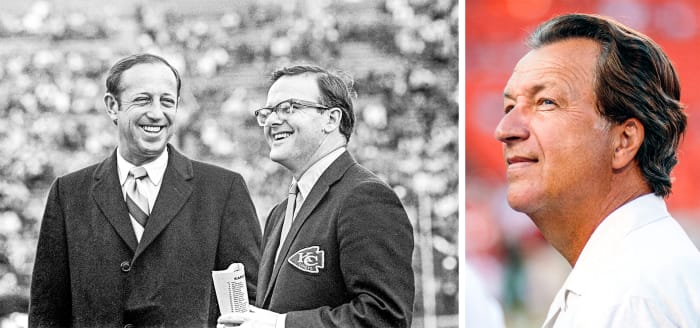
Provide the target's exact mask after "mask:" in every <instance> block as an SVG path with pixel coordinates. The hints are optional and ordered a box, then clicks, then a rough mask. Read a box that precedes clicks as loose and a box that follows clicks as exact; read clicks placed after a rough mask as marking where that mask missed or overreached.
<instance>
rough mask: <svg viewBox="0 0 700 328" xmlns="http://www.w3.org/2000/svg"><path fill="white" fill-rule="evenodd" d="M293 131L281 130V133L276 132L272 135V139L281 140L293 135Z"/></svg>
mask: <svg viewBox="0 0 700 328" xmlns="http://www.w3.org/2000/svg"><path fill="white" fill-rule="evenodd" d="M291 135H292V132H281V133H275V134H273V135H272V140H274V141H280V140H284V139H287V137H289V136H291Z"/></svg>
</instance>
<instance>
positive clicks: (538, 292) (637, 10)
mask: <svg viewBox="0 0 700 328" xmlns="http://www.w3.org/2000/svg"><path fill="white" fill-rule="evenodd" d="M465 2H466V6H465V7H466V16H465V22H466V34H465V35H466V44H465V45H466V46H465V51H466V54H465V55H466V57H465V58H466V70H465V84H466V99H465V101H466V102H465V108H466V112H465V122H466V129H465V131H466V153H465V158H466V212H465V217H466V235H465V238H466V239H465V245H466V257H467V260H468V262H469V263H471V264H473V266H474V267H475V268H476V269H477V272H478V273H479V274H480V275H481V277H482V278H483V279H482V280H483V282H484V283H485V285H486V287H487V288H488V290H489V291H490V292H491V293H492V294H493V295H494V296H495V297H496V298H497V299H498V300H499V301H500V303H501V305H502V306H503V309H504V312H505V316H506V324H507V326H508V327H511V328H513V327H528V328H529V327H539V326H540V325H541V324H542V320H543V319H544V316H545V315H546V311H547V308H548V307H549V304H550V302H551V300H552V298H553V297H554V295H555V294H556V291H557V290H558V289H559V287H560V286H561V284H562V283H563V281H564V279H565V278H566V276H567V275H568V272H569V270H570V266H569V265H568V263H566V261H564V260H563V258H562V257H561V256H560V255H559V254H558V253H557V252H556V251H554V249H553V248H552V247H551V246H549V244H547V243H546V241H545V240H544V239H543V238H542V236H541V234H540V233H539V231H538V230H537V229H536V227H535V226H534V224H532V222H531V221H530V220H529V218H527V217H526V216H525V215H523V214H521V213H517V212H515V211H513V210H512V209H510V207H509V206H508V204H507V202H506V200H505V198H506V196H505V195H506V185H505V165H504V163H503V159H502V153H501V152H502V149H501V144H500V143H499V142H498V141H497V140H495V139H494V137H493V131H494V129H495V127H496V125H497V124H498V122H499V120H500V119H501V118H502V116H503V109H502V107H503V87H504V85H505V83H506V81H507V80H508V78H509V77H510V74H511V72H512V69H513V67H514V66H515V64H516V63H517V61H518V60H519V59H520V58H521V57H522V56H523V55H525V53H527V51H528V49H527V47H526V46H525V39H526V38H527V36H528V35H529V34H530V33H531V32H532V31H533V30H534V29H535V27H536V26H537V25H538V24H539V23H541V22H543V21H545V20H547V19H549V18H551V17H553V16H555V15H559V14H564V13H571V12H578V13H596V14H601V15H606V16H610V17H613V18H615V19H617V20H618V21H621V22H623V23H624V24H626V25H628V26H630V27H632V28H634V29H636V30H639V31H641V32H643V33H645V34H647V35H648V36H650V37H651V38H652V39H653V40H655V41H656V42H657V43H658V44H659V45H661V47H662V48H663V49H664V50H665V51H666V53H667V54H668V56H669V57H670V58H671V60H672V61H673V63H674V65H675V67H676V70H677V71H678V74H679V76H680V81H681V101H682V102H683V103H684V104H685V105H686V113H687V114H688V126H687V130H686V135H685V139H684V140H683V142H682V144H681V147H680V150H679V163H678V165H677V166H676V167H675V168H674V170H673V172H672V176H673V177H674V179H675V180H674V182H673V189H672V194H671V196H670V197H669V198H668V200H667V204H668V206H669V210H670V211H671V213H672V214H673V215H674V217H675V218H676V219H678V221H679V222H680V223H681V225H682V226H683V227H684V228H685V229H686V231H687V232H688V234H689V235H690V237H691V239H693V240H694V242H695V245H696V246H697V245H700V201H698V200H697V196H696V193H695V189H694V187H695V184H696V183H700V170H698V169H696V167H698V166H700V152H697V151H694V150H695V149H696V148H697V147H698V146H699V145H700V129H699V128H700V118H699V117H700V114H698V113H700V109H698V108H700V92H698V91H697V90H698V89H699V88H700V76H699V74H697V73H698V72H700V61H699V60H697V59H696V58H697V57H698V56H697V55H696V54H697V53H698V52H700V1H692V0H636V1H635V0H466V1H465ZM572 160H576V159H573V158H572Z"/></svg>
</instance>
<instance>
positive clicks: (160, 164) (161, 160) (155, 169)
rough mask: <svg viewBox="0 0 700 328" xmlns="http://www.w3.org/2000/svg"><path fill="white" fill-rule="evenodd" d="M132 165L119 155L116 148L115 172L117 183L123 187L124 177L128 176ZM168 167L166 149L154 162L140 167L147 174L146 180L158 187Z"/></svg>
mask: <svg viewBox="0 0 700 328" xmlns="http://www.w3.org/2000/svg"><path fill="white" fill-rule="evenodd" d="M134 166H136V165H134V164H131V163H129V161H127V160H126V159H125V158H124V157H122V155H121V154H120V153H119V148H117V172H118V173H119V183H120V184H121V185H122V186H124V183H126V177H127V176H128V175H129V170H131V168H133V167H134ZM167 166H168V150H167V149H166V150H165V151H164V152H162V153H161V154H160V155H159V156H158V157H156V159H155V160H153V161H150V162H148V163H146V164H144V165H141V167H143V168H144V169H146V172H147V173H148V180H150V181H151V182H152V183H153V185H155V186H158V185H160V183H161V182H162V181H163V175H165V168H166V167H167Z"/></svg>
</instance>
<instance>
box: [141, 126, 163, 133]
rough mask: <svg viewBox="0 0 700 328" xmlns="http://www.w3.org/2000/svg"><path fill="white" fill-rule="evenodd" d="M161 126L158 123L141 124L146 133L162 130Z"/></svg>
mask: <svg viewBox="0 0 700 328" xmlns="http://www.w3.org/2000/svg"><path fill="white" fill-rule="evenodd" d="M163 128H164V127H163V126H159V125H141V129H143V130H144V131H146V132H147V133H159V132H160V131H162V130H163Z"/></svg>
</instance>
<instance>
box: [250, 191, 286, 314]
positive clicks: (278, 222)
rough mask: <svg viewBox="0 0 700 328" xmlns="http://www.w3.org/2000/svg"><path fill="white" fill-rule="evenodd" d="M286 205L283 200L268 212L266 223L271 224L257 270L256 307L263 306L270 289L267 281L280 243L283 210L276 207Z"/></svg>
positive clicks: (283, 207) (284, 206)
mask: <svg viewBox="0 0 700 328" xmlns="http://www.w3.org/2000/svg"><path fill="white" fill-rule="evenodd" d="M286 206H287V201H286V200H285V201H284V202H282V203H281V204H279V205H278V206H277V207H275V208H274V209H273V210H272V212H270V217H269V218H268V220H267V222H268V224H272V226H271V227H270V229H271V232H270V233H269V234H268V235H267V239H268V240H265V249H264V250H263V253H262V257H261V258H260V269H259V270H258V295H257V297H256V302H255V303H256V306H258V307H263V306H264V305H263V301H264V300H265V299H266V298H267V295H268V294H269V293H270V291H271V290H272V288H269V287H271V286H272V285H271V284H269V282H270V277H271V276H272V267H273V265H274V263H275V253H277V248H278V247H279V244H280V237H281V234H282V224H283V223H284V212H283V211H278V210H277V209H280V208H282V209H285V208H286ZM280 214H281V215H280ZM266 230H267V228H266Z"/></svg>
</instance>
